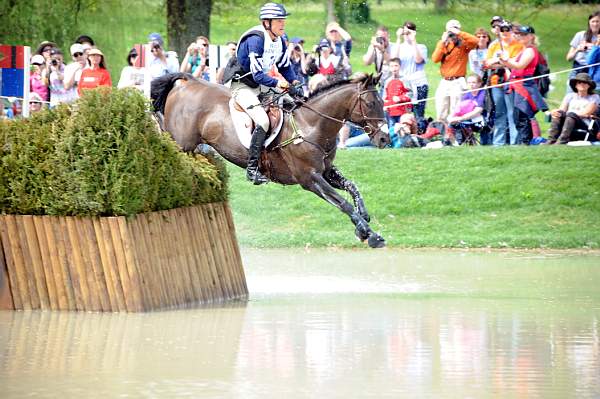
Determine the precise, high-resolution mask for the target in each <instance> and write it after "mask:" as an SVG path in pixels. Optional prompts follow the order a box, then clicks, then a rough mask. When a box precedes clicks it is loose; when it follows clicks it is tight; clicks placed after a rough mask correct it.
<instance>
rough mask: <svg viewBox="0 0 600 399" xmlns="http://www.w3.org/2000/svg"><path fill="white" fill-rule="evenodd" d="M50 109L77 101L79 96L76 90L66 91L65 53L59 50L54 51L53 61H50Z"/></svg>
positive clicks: (72, 88)
mask: <svg viewBox="0 0 600 399" xmlns="http://www.w3.org/2000/svg"><path fill="white" fill-rule="evenodd" d="M49 77H50V107H55V106H57V105H58V104H61V103H69V102H72V101H75V100H76V99H77V98H78V96H77V92H76V89H75V88H74V87H71V88H70V89H65V86H64V83H63V82H64V79H65V64H64V63H63V53H62V52H61V51H60V50H59V49H53V50H52V60H51V61H50V75H49Z"/></svg>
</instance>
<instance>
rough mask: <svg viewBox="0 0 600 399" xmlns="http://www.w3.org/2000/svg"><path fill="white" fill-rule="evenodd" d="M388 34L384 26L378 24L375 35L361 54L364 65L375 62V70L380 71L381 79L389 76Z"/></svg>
mask: <svg viewBox="0 0 600 399" xmlns="http://www.w3.org/2000/svg"><path fill="white" fill-rule="evenodd" d="M390 53H391V47H390V34H389V32H388V29H387V28H386V27H385V26H380V27H378V28H377V31H375V36H373V37H371V43H370V44H369V48H367V52H366V53H365V55H363V63H364V64H365V65H371V64H375V72H377V73H381V74H382V75H381V80H382V81H385V80H387V78H389V74H390V72H389V68H388V61H389V59H390Z"/></svg>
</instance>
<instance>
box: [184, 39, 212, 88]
mask: <svg viewBox="0 0 600 399" xmlns="http://www.w3.org/2000/svg"><path fill="white" fill-rule="evenodd" d="M209 44H210V43H209V41H208V38H207V37H205V36H198V37H197V38H196V41H195V42H193V43H191V44H190V45H189V46H188V48H187V51H186V52H185V57H183V61H181V67H180V68H179V71H180V72H190V73H191V74H192V76H194V77H195V78H197V79H204V80H210V76H209V73H208V46H209Z"/></svg>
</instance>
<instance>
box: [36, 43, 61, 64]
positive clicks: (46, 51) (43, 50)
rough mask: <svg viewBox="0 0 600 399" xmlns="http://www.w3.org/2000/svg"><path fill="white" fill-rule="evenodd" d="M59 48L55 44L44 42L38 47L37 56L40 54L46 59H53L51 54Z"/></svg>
mask: <svg viewBox="0 0 600 399" xmlns="http://www.w3.org/2000/svg"><path fill="white" fill-rule="evenodd" d="M57 47H58V46H57V45H56V43H54V42H49V41H43V42H41V43H40V45H39V46H38V48H37V50H35V54H39V55H41V56H43V57H44V59H46V60H49V59H50V58H51V56H50V52H51V51H52V49H53V48H57Z"/></svg>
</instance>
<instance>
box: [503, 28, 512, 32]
mask: <svg viewBox="0 0 600 399" xmlns="http://www.w3.org/2000/svg"><path fill="white" fill-rule="evenodd" d="M510 31H511V29H510V28H506V27H502V28H500V32H510Z"/></svg>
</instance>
